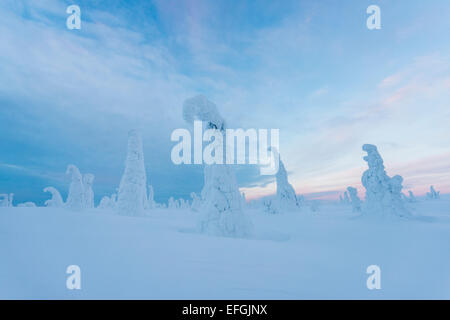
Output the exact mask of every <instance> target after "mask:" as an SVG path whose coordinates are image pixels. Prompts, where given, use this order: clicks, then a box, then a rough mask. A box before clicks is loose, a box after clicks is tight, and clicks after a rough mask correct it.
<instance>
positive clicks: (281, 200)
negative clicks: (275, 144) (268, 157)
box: [272, 148, 301, 212]
mask: <svg viewBox="0 0 450 320" xmlns="http://www.w3.org/2000/svg"><path fill="white" fill-rule="evenodd" d="M272 151H273V152H274V155H275V157H278V162H279V165H278V172H277V173H276V175H275V177H276V181H277V196H276V200H275V206H276V208H277V209H278V210H277V211H278V212H286V211H292V210H297V209H299V208H300V206H301V204H300V201H299V200H298V199H297V195H296V194H295V190H294V188H293V187H292V185H291V184H290V183H289V181H288V177H287V172H286V169H285V168H284V163H283V161H281V158H280V155H279V154H278V151H277V150H275V148H272Z"/></svg>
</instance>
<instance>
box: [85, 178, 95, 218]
mask: <svg viewBox="0 0 450 320" xmlns="http://www.w3.org/2000/svg"><path fill="white" fill-rule="evenodd" d="M93 183H94V175H93V174H92V173H86V174H85V175H83V188H84V208H85V209H92V208H94V190H92V184H93Z"/></svg>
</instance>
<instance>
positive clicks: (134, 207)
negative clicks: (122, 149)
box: [116, 130, 147, 216]
mask: <svg viewBox="0 0 450 320" xmlns="http://www.w3.org/2000/svg"><path fill="white" fill-rule="evenodd" d="M146 186H147V177H146V173H145V166H144V151H143V147H142V138H141V135H140V134H139V132H138V131H137V130H131V131H130V132H129V133H128V149H127V158H126V161H125V172H124V173H123V176H122V180H121V181H120V185H119V193H118V198H117V204H116V209H117V211H118V213H119V214H121V215H126V216H143V215H144V208H145V206H146V203H147V187H146Z"/></svg>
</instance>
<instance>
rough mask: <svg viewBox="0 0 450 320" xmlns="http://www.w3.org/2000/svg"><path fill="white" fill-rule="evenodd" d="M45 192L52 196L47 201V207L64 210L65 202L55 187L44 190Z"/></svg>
mask: <svg viewBox="0 0 450 320" xmlns="http://www.w3.org/2000/svg"><path fill="white" fill-rule="evenodd" d="M44 192H49V193H50V194H51V195H52V198H51V199H48V200H46V201H45V203H44V204H45V206H47V207H53V208H62V207H63V206H64V201H63V199H62V197H61V194H60V193H59V191H58V190H57V189H56V188H54V187H46V188H44Z"/></svg>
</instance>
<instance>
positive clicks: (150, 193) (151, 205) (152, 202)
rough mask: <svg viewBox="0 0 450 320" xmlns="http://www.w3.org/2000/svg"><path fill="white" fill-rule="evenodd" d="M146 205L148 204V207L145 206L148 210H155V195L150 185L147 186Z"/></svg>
mask: <svg viewBox="0 0 450 320" xmlns="http://www.w3.org/2000/svg"><path fill="white" fill-rule="evenodd" d="M147 203H148V205H147V206H148V209H153V208H156V203H155V194H154V191H153V186H151V185H149V186H148V197H147Z"/></svg>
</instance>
